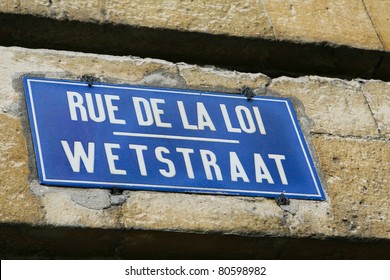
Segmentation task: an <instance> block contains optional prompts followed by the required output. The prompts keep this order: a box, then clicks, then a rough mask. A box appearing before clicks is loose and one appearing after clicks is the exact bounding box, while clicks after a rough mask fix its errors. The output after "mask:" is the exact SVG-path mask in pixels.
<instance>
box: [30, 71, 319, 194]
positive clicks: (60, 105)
mask: <svg viewBox="0 0 390 280" xmlns="http://www.w3.org/2000/svg"><path fill="white" fill-rule="evenodd" d="M23 82H24V87H25V95H26V101H27V107H28V112H29V119H30V126H31V132H32V138H33V142H34V149H35V154H36V161H37V167H38V173H39V179H40V182H41V183H42V184H46V185H54V186H75V187H99V188H114V187H115V188H122V189H131V190H155V191H170V192H195V193H212V194H231V195H245V196H265V197H278V196H279V195H280V194H281V193H284V195H285V196H287V197H289V198H300V199H314V200H324V199H325V196H324V192H323V190H322V187H321V183H320V180H319V179H318V175H317V172H316V169H315V167H314V165H313V161H312V159H311V156H310V152H309V150H308V148H307V144H306V141H305V139H304V136H303V134H302V132H301V130H300V127H299V124H298V121H297V118H296V116H295V113H294V110H293V106H292V104H291V102H290V101H289V100H288V99H285V98H271V97H253V98H252V99H251V100H248V99H247V97H245V96H242V95H237V94H225V93H215V92H200V91H192V90H181V89H166V88H151V87H140V86H129V85H109V84H100V83H96V84H93V85H92V86H89V85H88V84H87V83H84V82H79V81H64V80H53V79H42V78H29V77H25V78H24V79H23Z"/></svg>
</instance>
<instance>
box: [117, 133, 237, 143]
mask: <svg viewBox="0 0 390 280" xmlns="http://www.w3.org/2000/svg"><path fill="white" fill-rule="evenodd" d="M112 134H113V135H116V136H130V137H148V138H162V139H176V140H190V141H204V142H217V143H231V144H239V143H240V141H238V140H230V139H220V138H205V137H190V136H180V135H164V134H145V133H132V132H119V131H114V132H113V133H112Z"/></svg>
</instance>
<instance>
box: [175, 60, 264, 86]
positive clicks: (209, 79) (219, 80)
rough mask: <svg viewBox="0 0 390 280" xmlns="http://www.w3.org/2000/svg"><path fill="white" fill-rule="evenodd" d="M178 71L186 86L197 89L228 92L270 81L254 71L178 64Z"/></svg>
mask: <svg viewBox="0 0 390 280" xmlns="http://www.w3.org/2000/svg"><path fill="white" fill-rule="evenodd" d="M178 67H179V73H180V75H181V76H182V77H183V79H184V80H186V84H187V86H189V87H191V88H199V89H205V90H207V89H212V90H214V91H215V90H216V89H218V90H221V91H228V92H232V91H233V92H235V93H237V92H240V90H241V89H242V88H244V87H250V88H258V87H260V88H263V89H265V87H266V86H267V85H268V84H269V82H270V81H271V80H270V78H268V77H267V76H265V75H263V74H260V73H256V74H250V73H240V72H237V71H234V72H231V71H226V70H221V69H216V68H212V67H207V68H206V67H199V66H193V65H188V64H178Z"/></svg>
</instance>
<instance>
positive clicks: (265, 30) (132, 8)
mask: <svg viewBox="0 0 390 280" xmlns="http://www.w3.org/2000/svg"><path fill="white" fill-rule="evenodd" d="M106 9H107V18H108V21H110V22H114V23H124V24H132V25H140V26H148V27H153V28H156V27H157V28H169V29H178V30H186V31H197V32H206V33H214V34H229V35H237V36H250V37H257V36H261V37H271V36H272V35H273V33H272V29H271V26H270V23H269V21H268V18H267V15H266V13H265V11H264V9H263V7H262V5H261V4H260V3H259V1H257V0H245V1H225V0H212V1H201V3H200V2H199V1H190V0H185V1H177V0H169V1H159V0H148V1H122V0H113V1H108V2H107V4H106Z"/></svg>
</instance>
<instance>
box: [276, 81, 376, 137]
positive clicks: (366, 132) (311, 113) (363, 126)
mask: <svg viewBox="0 0 390 280" xmlns="http://www.w3.org/2000/svg"><path fill="white" fill-rule="evenodd" d="M269 89H270V90H272V91H275V92H276V94H280V95H281V96H285V97H293V98H298V99H299V101H300V102H302V104H303V106H304V107H305V112H306V114H307V115H308V117H309V118H311V119H312V120H313V121H314V123H313V125H312V127H311V131H312V132H314V133H329V134H334V135H340V136H348V135H351V136H378V130H377V127H376V124H375V120H374V118H373V116H372V114H371V112H370V108H369V106H368V104H367V102H366V99H365V97H364V95H363V93H362V92H361V90H360V85H359V84H358V83H357V82H347V81H343V80H338V79H328V78H320V77H314V76H310V77H302V78H297V79H293V78H286V77H282V78H278V79H274V80H273V81H272V83H271V85H270V86H269Z"/></svg>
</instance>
